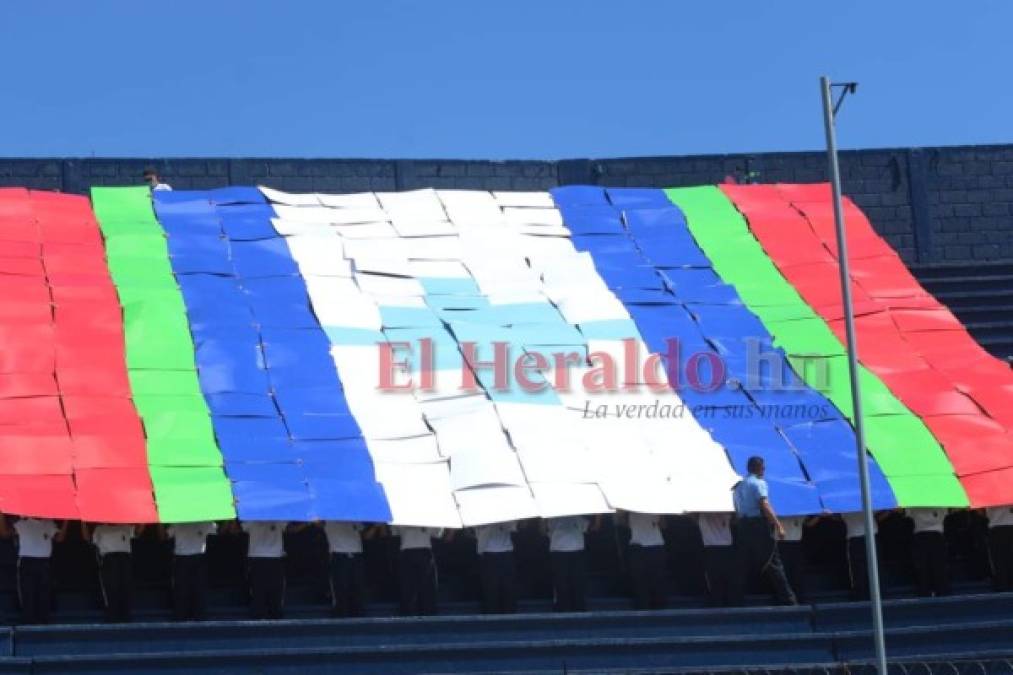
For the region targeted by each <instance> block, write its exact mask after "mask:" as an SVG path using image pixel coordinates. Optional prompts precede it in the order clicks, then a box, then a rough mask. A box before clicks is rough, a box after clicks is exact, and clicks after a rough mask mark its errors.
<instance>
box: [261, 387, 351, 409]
mask: <svg viewBox="0 0 1013 675" xmlns="http://www.w3.org/2000/svg"><path fill="white" fill-rule="evenodd" d="M274 400H275V402H276V403H277V405H278V408H280V409H281V412H282V414H283V415H288V414H292V415H307V414H311V413H312V414H317V415H348V414H349V411H348V402H347V401H346V400H345V397H344V394H343V393H342V392H340V391H335V390H334V387H333V386H331V387H317V388H303V387H296V388H294V389H288V388H284V387H277V386H276V387H275V389H274Z"/></svg>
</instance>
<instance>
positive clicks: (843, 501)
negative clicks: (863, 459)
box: [816, 457, 897, 513]
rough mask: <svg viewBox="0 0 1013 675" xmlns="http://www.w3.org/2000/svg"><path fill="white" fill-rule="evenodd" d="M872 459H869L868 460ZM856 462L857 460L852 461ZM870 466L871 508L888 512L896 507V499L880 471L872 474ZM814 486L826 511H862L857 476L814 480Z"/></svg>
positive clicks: (870, 466)
mask: <svg viewBox="0 0 1013 675" xmlns="http://www.w3.org/2000/svg"><path fill="white" fill-rule="evenodd" d="M869 459H870V460H871V459H872V458H871V457H870V458H869ZM854 461H855V462H857V461H858V460H857V458H855V459H854ZM872 466H873V465H872V464H871V463H870V464H869V469H870V471H869V486H870V488H871V492H872V508H873V509H875V510H877V511H879V510H888V509H893V508H896V507H897V499H896V498H895V497H894V496H893V491H892V490H891V489H890V484H889V483H888V482H887V480H886V477H885V476H884V475H883V472H882V471H879V470H878V465H877V471H875V472H873V471H872V470H871V469H872ZM816 486H817V487H818V488H819V491H820V494H821V495H822V496H823V503H824V505H825V506H826V508H827V510H828V511H830V512H832V513H854V512H856V511H861V510H862V497H861V487H860V485H859V482H858V475H857V473H856V475H854V476H851V477H847V478H835V479H830V480H819V479H816Z"/></svg>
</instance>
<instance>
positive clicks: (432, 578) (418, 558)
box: [398, 548, 436, 616]
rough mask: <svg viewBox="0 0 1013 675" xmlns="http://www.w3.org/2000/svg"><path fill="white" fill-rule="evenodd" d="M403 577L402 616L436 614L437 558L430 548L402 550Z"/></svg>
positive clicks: (401, 571) (399, 561)
mask: <svg viewBox="0 0 1013 675" xmlns="http://www.w3.org/2000/svg"><path fill="white" fill-rule="evenodd" d="M398 572H399V575H400V577H401V614H402V616H428V615H431V614H436V560H435V559H434V558H433V552H432V551H431V550H430V549H428V548H409V549H404V550H402V551H401V556H400V559H399V560H398Z"/></svg>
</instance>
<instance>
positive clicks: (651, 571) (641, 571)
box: [624, 511, 668, 609]
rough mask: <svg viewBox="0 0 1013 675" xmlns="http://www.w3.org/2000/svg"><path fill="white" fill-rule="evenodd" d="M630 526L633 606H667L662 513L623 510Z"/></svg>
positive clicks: (636, 607)
mask: <svg viewBox="0 0 1013 675" xmlns="http://www.w3.org/2000/svg"><path fill="white" fill-rule="evenodd" d="M624 513H625V520H626V524H627V525H628V526H629V528H630V543H629V546H628V547H627V555H628V558H629V568H630V585H631V587H632V589H633V608H634V609H664V608H665V607H667V606H668V589H667V587H666V585H667V579H666V575H665V568H666V564H665V562H666V558H667V554H666V551H665V537H664V535H663V534H662V532H661V527H662V524H663V523H664V516H660V515H655V514H650V513H635V512H632V511H630V512H624Z"/></svg>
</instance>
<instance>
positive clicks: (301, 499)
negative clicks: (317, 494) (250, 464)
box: [232, 480, 314, 522]
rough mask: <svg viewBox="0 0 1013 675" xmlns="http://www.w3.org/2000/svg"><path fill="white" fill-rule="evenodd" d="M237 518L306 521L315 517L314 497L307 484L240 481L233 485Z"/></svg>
mask: <svg viewBox="0 0 1013 675" xmlns="http://www.w3.org/2000/svg"><path fill="white" fill-rule="evenodd" d="M232 491H233V492H234V493H235V495H236V511H237V513H238V515H239V518H240V520H248V521H255V520H280V521H301V522H308V521H311V520H313V519H314V499H313V496H312V494H311V493H310V489H309V485H307V484H306V483H300V484H277V483H275V482H273V481H270V480H268V481H265V482H255V481H240V482H237V483H233V484H232Z"/></svg>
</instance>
